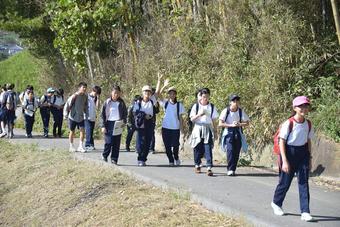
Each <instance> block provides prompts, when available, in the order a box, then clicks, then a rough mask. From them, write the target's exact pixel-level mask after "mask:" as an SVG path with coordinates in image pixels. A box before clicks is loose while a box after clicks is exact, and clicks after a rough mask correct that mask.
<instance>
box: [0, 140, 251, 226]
mask: <svg viewBox="0 0 340 227" xmlns="http://www.w3.org/2000/svg"><path fill="white" fill-rule="evenodd" d="M0 185H1V187H0V220H1V221H0V225H5V226H28V225H29V226H31V225H33V226H46V225H47V226H71V225H72V226H74V225H86V226H244V225H245V222H244V221H242V220H235V219H233V218H228V217H226V216H224V215H221V214H216V213H213V212H210V211H208V210H206V209H204V208H202V207H201V206H200V205H197V204H194V203H192V202H190V201H189V200H188V199H187V198H185V197H183V196H180V195H177V194H176V193H173V192H169V191H162V190H160V189H157V188H154V187H151V186H149V185H147V184H143V183H140V182H137V181H135V180H133V179H132V178H130V177H127V176H126V175H124V174H122V173H119V172H116V171H115V170H113V169H111V168H108V167H105V166H97V165H93V164H91V163H87V162H83V161H77V160H74V159H73V158H72V157H71V156H70V155H69V154H68V153H66V152H61V151H41V150H39V149H38V148H37V147H35V146H28V145H27V146H23V145H20V146H17V145H12V144H10V143H8V142H6V141H0Z"/></svg>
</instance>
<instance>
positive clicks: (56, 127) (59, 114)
mask: <svg viewBox="0 0 340 227" xmlns="http://www.w3.org/2000/svg"><path fill="white" fill-rule="evenodd" d="M64 105H65V100H64V90H63V89H62V88H59V89H58V90H56V92H55V95H54V97H53V101H52V106H51V112H52V116H53V136H54V137H55V138H56V137H59V138H61V134H62V131H61V130H62V127H63V109H64Z"/></svg>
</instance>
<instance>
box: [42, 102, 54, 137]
mask: <svg viewBox="0 0 340 227" xmlns="http://www.w3.org/2000/svg"><path fill="white" fill-rule="evenodd" d="M40 115H41V119H42V122H43V127H44V135H48V127H49V124H50V117H51V113H50V108H48V107H42V108H40Z"/></svg>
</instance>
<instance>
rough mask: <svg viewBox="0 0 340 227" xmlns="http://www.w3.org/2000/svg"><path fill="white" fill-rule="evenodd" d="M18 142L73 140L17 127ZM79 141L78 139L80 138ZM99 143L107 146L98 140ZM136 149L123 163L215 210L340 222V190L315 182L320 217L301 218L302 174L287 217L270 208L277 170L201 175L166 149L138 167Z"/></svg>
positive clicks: (263, 222) (261, 221)
mask: <svg viewBox="0 0 340 227" xmlns="http://www.w3.org/2000/svg"><path fill="white" fill-rule="evenodd" d="M15 134H16V138H14V139H12V142H14V143H35V144H37V145H38V146H39V147H41V148H43V149H67V148H68V141H67V139H65V138H64V139H43V138H41V137H34V138H33V139H26V138H25V137H24V136H23V134H24V133H23V131H22V130H16V132H15ZM75 144H77V143H75ZM97 147H98V148H99V149H101V148H102V147H103V146H102V144H100V142H99V143H98V145H97ZM74 155H75V157H76V158H78V159H82V160H88V161H92V162H94V163H98V164H104V165H111V164H107V163H104V162H103V161H101V150H98V151H95V152H91V153H85V154H81V153H75V154H74ZM136 162H137V161H136V154H135V153H134V152H124V151H123V150H122V152H121V153H120V159H119V166H117V167H116V166H112V168H118V169H119V170H121V171H122V172H125V173H127V174H129V175H132V176H134V177H135V178H137V179H139V180H142V181H146V182H149V183H152V184H154V185H156V186H159V187H164V188H168V189H170V190H175V191H178V192H180V193H183V194H184V195H188V194H189V195H190V198H191V199H192V200H194V201H196V202H199V203H202V204H203V206H205V207H207V208H208V209H211V210H213V211H218V212H222V213H224V214H227V215H233V216H236V217H237V216H243V217H245V218H246V219H247V220H248V221H250V222H251V223H253V224H254V225H255V226H289V227H293V226H340V192H334V191H329V190H327V189H325V188H321V187H319V186H317V185H315V184H313V183H311V185H310V192H311V204H310V205H311V211H312V215H313V216H314V217H315V219H316V221H315V222H313V223H305V222H302V221H301V220H300V213H299V199H298V187H297V183H296V179H295V180H294V181H293V183H292V186H291V189H290V191H289V192H288V194H287V197H286V200H285V204H284V210H285V211H286V212H287V213H288V214H287V215H285V216H283V217H277V216H274V215H273V213H272V209H271V207H270V201H271V199H272V196H273V191H274V188H275V186H276V184H277V181H278V177H277V174H275V173H272V172H270V171H266V170H262V169H256V168H239V169H238V171H237V174H238V175H237V176H236V177H228V176H226V168H225V167H224V166H217V167H214V169H213V170H214V173H215V176H214V177H208V176H206V175H205V174H199V175H198V174H195V173H194V171H193V166H192V161H191V160H183V162H182V164H183V165H182V166H180V167H168V166H167V158H166V156H165V154H164V153H159V154H150V155H149V160H148V162H147V164H148V166H147V167H137V166H136Z"/></svg>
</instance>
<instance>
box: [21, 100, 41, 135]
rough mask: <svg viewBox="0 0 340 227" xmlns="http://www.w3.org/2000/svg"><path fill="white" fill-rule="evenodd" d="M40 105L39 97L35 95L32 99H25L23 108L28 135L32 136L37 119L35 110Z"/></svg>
mask: <svg viewBox="0 0 340 227" xmlns="http://www.w3.org/2000/svg"><path fill="white" fill-rule="evenodd" d="M38 107H39V102H38V100H37V98H35V97H33V98H32V100H29V99H28V98H27V99H25V100H24V101H23V110H24V117H25V129H26V135H27V137H32V129H33V124H34V119H35V111H36V110H37V109H38Z"/></svg>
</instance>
